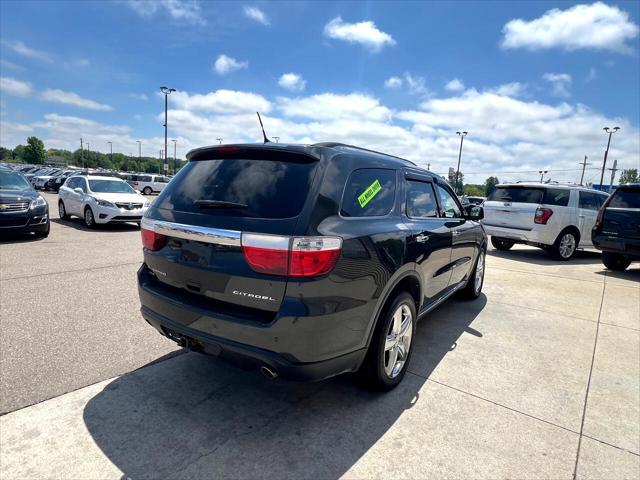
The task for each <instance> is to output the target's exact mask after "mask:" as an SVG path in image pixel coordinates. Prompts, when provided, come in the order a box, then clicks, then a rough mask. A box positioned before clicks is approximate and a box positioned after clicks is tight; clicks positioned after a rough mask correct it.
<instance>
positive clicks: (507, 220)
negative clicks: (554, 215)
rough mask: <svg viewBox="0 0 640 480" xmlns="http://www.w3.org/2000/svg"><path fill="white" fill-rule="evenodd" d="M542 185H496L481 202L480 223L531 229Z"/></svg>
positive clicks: (540, 196)
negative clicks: (482, 210) (481, 217)
mask: <svg viewBox="0 0 640 480" xmlns="http://www.w3.org/2000/svg"><path fill="white" fill-rule="evenodd" d="M544 190H545V189H544V187H542V186H540V187H530V186H524V185H523V186H520V185H498V186H497V187H496V189H495V190H494V191H493V192H492V193H491V195H489V197H487V199H486V200H485V202H484V204H483V208H484V220H483V222H482V223H484V224H486V225H489V226H494V227H504V228H513V229H516V230H532V229H533V226H534V217H535V213H536V210H537V208H538V206H539V205H540V204H541V203H542V199H543V196H544Z"/></svg>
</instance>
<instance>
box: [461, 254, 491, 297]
mask: <svg viewBox="0 0 640 480" xmlns="http://www.w3.org/2000/svg"><path fill="white" fill-rule="evenodd" d="M486 253H487V251H486V249H484V248H483V249H482V250H481V251H480V254H479V255H478V258H476V264H475V265H474V267H473V271H472V272H471V273H470V274H469V281H468V282H467V284H466V285H465V287H464V288H463V289H462V290H460V297H462V298H465V299H467V300H475V299H476V298H478V297H479V296H480V294H481V293H482V286H483V285H484V272H485V270H486V262H485V260H486ZM478 266H479V267H480V269H481V270H482V271H481V272H480V275H476V274H477V273H478Z"/></svg>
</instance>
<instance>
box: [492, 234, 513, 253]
mask: <svg viewBox="0 0 640 480" xmlns="http://www.w3.org/2000/svg"><path fill="white" fill-rule="evenodd" d="M513 244H514V242H513V241H511V240H507V239H506V238H500V237H491V245H493V247H494V248H495V249H496V250H502V251H503V252H506V251H507V250H510V249H511V247H513Z"/></svg>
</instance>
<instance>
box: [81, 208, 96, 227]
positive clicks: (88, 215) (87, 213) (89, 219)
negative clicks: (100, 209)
mask: <svg viewBox="0 0 640 480" xmlns="http://www.w3.org/2000/svg"><path fill="white" fill-rule="evenodd" d="M82 219H83V220H84V226H85V227H87V228H96V217H95V216H94V215H93V210H91V207H85V208H84V216H83V217H82Z"/></svg>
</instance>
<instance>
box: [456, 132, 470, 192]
mask: <svg viewBox="0 0 640 480" xmlns="http://www.w3.org/2000/svg"><path fill="white" fill-rule="evenodd" d="M456 133H457V134H458V135H460V151H459V152H458V168H457V169H456V193H457V194H458V195H460V193H462V192H460V191H459V188H458V185H459V182H458V177H459V176H460V159H461V158H462V143H463V142H464V137H465V136H466V135H467V134H468V133H469V132H465V131H464V130H463V131H462V132H456Z"/></svg>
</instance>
